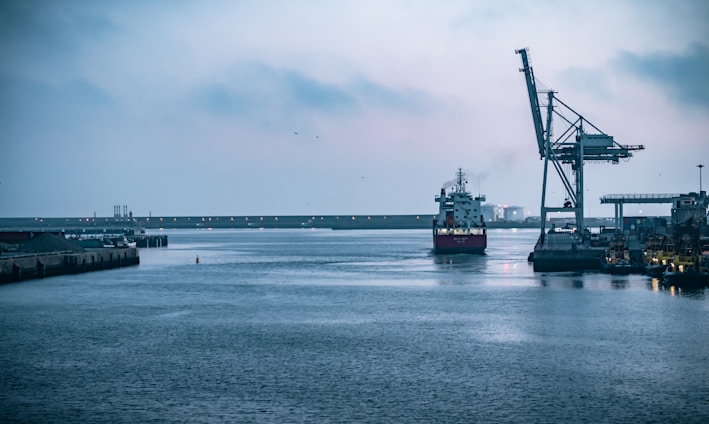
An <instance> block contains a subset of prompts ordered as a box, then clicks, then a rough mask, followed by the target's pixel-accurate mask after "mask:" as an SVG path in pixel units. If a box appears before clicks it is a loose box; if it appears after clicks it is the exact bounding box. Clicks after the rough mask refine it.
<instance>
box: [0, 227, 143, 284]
mask: <svg viewBox="0 0 709 424" xmlns="http://www.w3.org/2000/svg"><path fill="white" fill-rule="evenodd" d="M122 240H123V239H122V238H121V241H122ZM83 241H84V242H88V243H82V242H80V241H79V240H72V239H67V238H66V235H65V233H64V232H63V231H40V232H36V231H19V230H15V231H0V283H9V282H16V281H22V280H30V279H35V278H44V277H51V276H55V275H63V274H77V273H82V272H90V271H98V270H102V269H111V268H118V267H126V266H132V265H138V264H139V263H140V256H139V254H138V249H137V248H136V247H133V246H128V245H126V244H123V243H121V244H115V245H111V247H107V245H104V244H103V243H104V242H105V240H104V239H87V240H83ZM94 242H99V243H98V245H95V244H94Z"/></svg>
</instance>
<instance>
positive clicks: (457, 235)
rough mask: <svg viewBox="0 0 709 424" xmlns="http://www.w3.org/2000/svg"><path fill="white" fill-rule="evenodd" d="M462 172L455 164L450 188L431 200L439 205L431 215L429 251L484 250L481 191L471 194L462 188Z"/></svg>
mask: <svg viewBox="0 0 709 424" xmlns="http://www.w3.org/2000/svg"><path fill="white" fill-rule="evenodd" d="M465 183H466V181H465V174H464V173H463V170H462V169H460V168H458V172H457V173H456V183H455V187H454V188H453V190H452V191H451V192H450V193H448V194H446V189H445V188H442V189H441V194H440V195H439V196H436V198H435V200H436V202H437V203H438V205H439V210H438V215H436V216H435V217H434V219H433V252H434V253H436V254H441V253H443V254H445V253H475V254H483V253H485V248H487V231H486V228H485V221H484V219H483V214H482V208H481V206H480V204H481V202H484V201H485V196H484V195H478V196H476V197H473V196H472V195H471V194H470V193H469V192H468V191H467V190H466V189H465Z"/></svg>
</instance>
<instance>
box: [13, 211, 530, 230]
mask: <svg viewBox="0 0 709 424" xmlns="http://www.w3.org/2000/svg"><path fill="white" fill-rule="evenodd" d="M433 216H434V215H432V214H418V215H414V214H411V215H286V216H282V215H240V216H236V215H232V216H230V215H219V216H207V215H204V216H148V217H131V218H120V217H94V218H81V217H71V218H44V217H42V218H40V217H35V218H0V229H18V228H19V229H23V230H35V231H43V230H50V229H51V230H56V229H58V230H63V231H66V232H67V234H69V233H72V231H73V230H79V231H86V232H88V231H98V232H106V233H109V232H115V231H118V230H122V229H124V228H144V229H161V228H164V229H173V228H330V229H333V230H354V229H363V230H364V229H367V230H377V229H382V230H386V229H392V230H393V229H406V230H414V229H429V228H431V226H432V224H433ZM486 225H487V226H488V228H537V227H539V223H538V222H536V223H534V222H504V221H493V222H487V223H486Z"/></svg>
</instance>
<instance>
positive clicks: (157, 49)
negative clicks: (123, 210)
mask: <svg viewBox="0 0 709 424" xmlns="http://www.w3.org/2000/svg"><path fill="white" fill-rule="evenodd" d="M708 22H709V2H706V1H704V0H697V1H689V0H679V1H653V0H635V1H631V0H608V1H604V0H598V1H587V0H586V1H573V0H571V1H559V0H556V1H554V0H549V1H513V0H511V1H485V0H480V1H474V0H469V1H435V2H434V1H411V0H401V1H395V0H391V1H308V0H302V1H276V0H273V1H269V0H265V1H216V0H215V1H188V0H184V1H179V0H178V1H150V2H143V1H100V2H97V1H26V0H17V1H12V0H11V1H8V0H5V1H2V3H1V6H0V55H1V57H2V60H1V61H0V149H1V150H0V216H3V217H23V216H45V217H62V216H91V215H93V214H94V213H96V214H97V215H98V216H111V215H112V214H113V205H116V204H121V205H124V204H125V205H128V207H129V209H130V210H132V211H133V212H134V213H135V214H136V215H148V214H152V215H153V216H170V215H178V216H179V215H256V214H264V215H267V214H268V215H271V214H273V215H291V214H292V215H300V214H418V213H421V214H424V213H434V212H435V211H436V210H437V207H436V204H435V203H434V201H433V198H434V195H435V194H436V193H438V192H439V191H440V188H441V186H442V185H443V184H445V183H446V182H447V181H449V180H451V179H452V178H453V177H454V174H455V170H456V169H457V168H458V167H462V168H463V169H464V170H466V171H467V172H468V174H469V186H468V188H469V189H470V190H471V191H473V192H475V193H478V192H480V193H483V194H486V195H487V198H488V201H489V202H491V203H497V204H509V205H517V206H524V207H525V208H527V210H528V211H529V212H530V213H531V214H532V215H538V214H539V204H540V197H541V183H542V172H543V161H541V160H540V159H539V155H538V153H537V145H536V141H535V138H534V131H533V124H532V119H531V113H530V108H529V102H528V97H527V92H526V86H525V82H524V75H523V74H522V73H520V72H519V68H520V67H521V60H520V56H519V55H517V54H515V49H518V48H522V47H528V48H529V49H530V50H529V51H530V57H531V60H532V66H533V67H534V72H535V75H536V77H537V78H538V80H540V81H541V82H542V83H543V84H544V85H545V86H547V87H550V88H552V89H553V90H554V91H556V92H557V93H558V94H557V95H558V96H559V98H561V99H562V100H563V101H564V102H565V103H566V104H568V105H569V106H571V107H573V108H574V109H575V110H576V111H578V112H579V113H581V114H583V115H584V117H585V118H587V119H588V120H590V121H591V122H592V123H593V124H595V125H596V126H597V127H598V128H600V129H601V130H602V131H604V132H606V133H608V134H610V135H613V136H614V137H615V139H616V140H617V141H618V142H620V143H621V144H629V145H639V144H642V145H644V146H645V150H644V151H641V152H637V153H636V155H635V157H633V158H632V159H630V160H629V161H628V162H622V163H620V164H618V165H610V164H605V165H601V164H587V165H586V167H585V170H586V171H585V179H586V197H587V206H586V208H587V209H588V211H589V212H590V213H591V215H605V216H612V215H613V208H612V206H610V205H603V206H602V205H600V204H599V201H598V198H599V197H600V196H601V195H603V194H609V193H674V192H688V191H697V190H698V189H699V168H697V166H696V165H698V164H700V163H702V164H706V165H707V166H709V24H708ZM704 171H706V172H704V177H705V178H704V184H703V185H704V187H709V169H705V170H704ZM563 197H564V195H563V193H562V191H561V190H558V189H557V190H555V191H554V190H552V191H551V192H550V194H549V198H550V201H551V202H556V203H561V202H563ZM635 209H636V206H632V207H628V208H626V215H628V214H637V213H639V211H640V210H643V212H642V214H652V213H659V214H665V215H667V214H669V206H667V205H663V206H657V207H655V208H654V209H653V208H652V207H648V206H644V207H637V210H635Z"/></svg>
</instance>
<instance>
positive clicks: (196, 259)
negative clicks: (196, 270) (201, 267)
mask: <svg viewBox="0 0 709 424" xmlns="http://www.w3.org/2000/svg"><path fill="white" fill-rule="evenodd" d="M194 263H196V264H198V263H199V255H197V258H195V260H194Z"/></svg>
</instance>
